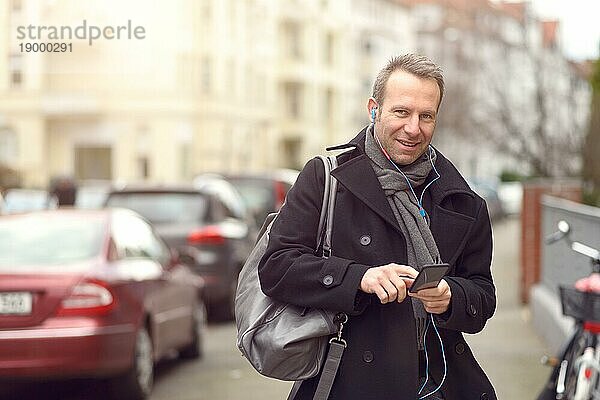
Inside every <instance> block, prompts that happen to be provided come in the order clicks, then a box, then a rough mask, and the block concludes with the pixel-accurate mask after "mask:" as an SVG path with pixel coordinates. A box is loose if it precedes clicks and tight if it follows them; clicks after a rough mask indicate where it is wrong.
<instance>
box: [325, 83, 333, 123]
mask: <svg viewBox="0 0 600 400" xmlns="http://www.w3.org/2000/svg"><path fill="white" fill-rule="evenodd" d="M333 102H334V99H333V90H331V89H327V90H326V91H325V112H324V113H323V118H324V119H325V120H326V121H329V122H331V121H332V118H333V116H334V114H335V111H334V103H333Z"/></svg>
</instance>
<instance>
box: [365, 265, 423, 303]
mask: <svg viewBox="0 0 600 400" xmlns="http://www.w3.org/2000/svg"><path fill="white" fill-rule="evenodd" d="M417 275H418V271H417V270H415V269H414V268H412V267H409V266H407V265H401V264H394V263H391V264H387V265H382V266H379V267H373V268H369V269H368V270H367V272H366V273H365V274H364V275H363V278H362V280H361V282H360V290H362V291H363V292H365V293H374V294H376V295H377V297H378V298H379V301H380V302H381V304H386V303H390V302H392V301H397V302H399V303H401V302H402V301H403V300H404V299H405V298H406V294H407V288H408V287H410V284H411V283H412V279H413V278H415V277H416V276H417ZM401 276H402V277H401Z"/></svg>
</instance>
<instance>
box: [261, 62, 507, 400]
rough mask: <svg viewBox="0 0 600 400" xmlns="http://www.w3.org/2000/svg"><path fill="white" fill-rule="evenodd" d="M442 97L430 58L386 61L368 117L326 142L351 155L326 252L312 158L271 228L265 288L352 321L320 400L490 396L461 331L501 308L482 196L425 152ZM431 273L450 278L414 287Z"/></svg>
mask: <svg viewBox="0 0 600 400" xmlns="http://www.w3.org/2000/svg"><path fill="white" fill-rule="evenodd" d="M443 95H444V79H443V76H442V72H441V69H440V67H439V66H437V65H436V64H434V63H433V62H432V61H430V60H429V59H428V58H426V57H423V56H417V55H413V54H407V55H404V56H401V57H395V58H393V59H392V60H390V61H389V63H388V64H387V65H386V66H385V67H384V68H383V69H382V70H381V71H380V73H379V74H378V76H377V78H376V80H375V84H374V85H373V93H372V97H371V98H370V99H369V100H368V103H367V110H368V113H369V116H370V118H371V122H372V123H371V124H370V125H369V126H367V127H365V128H364V129H363V130H362V131H361V132H360V133H359V134H358V135H357V136H356V137H355V138H354V139H352V140H351V141H350V142H349V143H347V144H345V145H341V146H336V147H334V149H345V148H348V149H349V150H348V151H346V152H345V153H343V154H340V155H339V156H337V159H338V164H339V167H337V168H336V169H334V170H333V171H332V176H334V177H335V178H336V179H337V180H338V182H339V186H338V193H337V199H336V204H335V214H334V218H333V238H332V247H333V250H332V255H331V256H330V257H328V258H323V257H321V256H320V254H319V253H318V252H315V250H314V243H315V242H316V231H317V226H318V225H319V214H320V208H321V202H322V196H323V185H324V171H323V166H322V163H321V161H320V160H318V159H317V158H315V159H312V160H311V161H309V162H308V163H307V165H306V166H305V167H304V169H303V170H302V172H301V173H300V175H299V177H298V179H297V181H296V183H295V184H294V186H293V187H292V189H291V190H290V192H289V193H288V196H287V199H286V202H285V205H284V206H283V208H282V209H281V211H280V214H279V216H278V218H277V219H276V220H275V222H274V224H273V226H272V229H271V233H270V241H269V245H268V248H267V251H266V253H265V255H264V257H263V259H262V260H261V264H260V266H259V275H260V279H261V284H262V289H263V291H264V292H265V293H266V294H267V295H269V296H272V297H274V298H276V299H278V300H281V301H284V302H288V303H292V304H296V305H299V306H302V307H314V308H323V309H328V310H332V311H336V312H343V313H345V314H347V315H349V319H348V322H347V323H346V324H345V328H344V335H343V338H344V339H345V340H346V342H347V348H346V350H345V352H344V355H343V357H342V359H341V363H340V366H339V369H338V371H337V374H336V376H335V379H334V382H333V386H332V387H331V391H330V393H329V395H328V397H327V398H328V399H336V400H337V399H343V400H353V399H360V400H368V399H374V400H375V399H377V400H387V399H389V400H392V399H393V400H415V399H430V400H435V399H446V400H467V399H468V400H471V399H473V400H474V399H490V400H491V399H496V394H495V392H494V388H493V386H492V384H491V383H490V381H489V380H488V378H487V377H486V375H485V373H484V372H483V370H482V369H481V368H480V367H479V365H478V364H477V362H476V361H475V358H474V357H473V355H472V353H471V351H470V350H469V347H468V345H467V343H466V342H465V341H464V338H463V336H462V334H463V332H467V333H477V332H479V331H481V330H482V329H483V327H484V326H485V323H486V322H487V320H488V319H489V318H490V317H491V316H492V315H493V313H494V310H495V306H496V295H495V287H494V283H493V280H492V275H491V271H490V263H491V257H492V234H491V225H490V220H489V216H488V212H487V208H486V205H485V202H484V201H483V199H482V198H481V197H479V196H478V195H477V194H475V193H474V192H473V191H472V190H471V189H470V188H469V186H468V185H467V183H466V182H465V180H464V179H463V177H462V176H461V175H460V173H459V172H458V171H457V170H456V168H455V167H454V166H453V165H452V163H451V162H450V161H448V160H447V159H446V158H445V157H444V156H443V155H442V154H440V153H439V151H437V150H436V149H435V148H434V147H433V146H431V140H432V138H433V135H434V131H435V126H436V120H437V116H438V112H439V111H440V105H441V102H442V98H443ZM430 265H433V267H429V266H430ZM426 266H427V268H437V270H438V271H439V270H441V271H445V270H446V269H447V273H446V275H445V276H444V277H443V278H442V279H441V280H439V282H438V281H437V280H436V281H435V283H433V285H431V282H428V283H429V284H428V285H427V287H428V288H426V289H421V290H416V287H415V288H413V290H412V291H409V289H410V288H411V286H412V285H413V282H415V280H414V279H415V278H416V277H417V275H418V274H419V272H420V271H421V270H423V269H425V267H426ZM421 278H422V277H420V278H419V280H421ZM436 284H437V286H436ZM431 286H433V287H431ZM319 379H320V375H317V376H316V377H314V378H311V379H308V380H306V381H304V382H302V383H299V384H296V385H294V391H293V393H291V395H290V398H293V399H295V400H310V399H314V398H316V397H315V392H316V391H317V390H316V389H317V385H318V383H319ZM320 390H321V389H319V391H320ZM320 398H324V397H320Z"/></svg>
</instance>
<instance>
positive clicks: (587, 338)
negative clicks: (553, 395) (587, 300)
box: [557, 330, 596, 400]
mask: <svg viewBox="0 0 600 400" xmlns="http://www.w3.org/2000/svg"><path fill="white" fill-rule="evenodd" d="M595 337H596V335H594V334H592V333H590V332H586V331H583V330H581V331H580V332H579V335H577V336H576V339H575V340H574V342H573V346H571V348H570V349H569V351H568V352H567V354H565V357H564V358H563V360H567V361H568V366H567V372H566V376H565V383H564V386H565V394H566V397H563V399H568V400H573V399H577V400H587V399H589V398H590V397H591V387H590V385H588V384H587V382H585V383H581V384H580V385H579V387H578V380H579V381H580V382H581V380H580V379H579V378H580V375H581V374H583V373H584V371H582V370H581V368H579V366H578V365H576V360H577V359H578V358H579V357H581V356H583V353H584V351H585V349H586V348H588V347H592V346H593V347H595V343H594V342H595ZM557 398H558V397H557Z"/></svg>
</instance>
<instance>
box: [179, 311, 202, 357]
mask: <svg viewBox="0 0 600 400" xmlns="http://www.w3.org/2000/svg"><path fill="white" fill-rule="evenodd" d="M192 317H193V319H194V321H193V322H192V342H191V343H190V344H189V345H188V346H186V347H184V348H182V349H181V350H180V351H179V356H180V357H181V358H187V359H198V358H202V356H203V355H204V327H205V325H206V307H205V306H204V303H203V302H202V300H198V302H197V303H196V305H195V307H194V313H193V315H192Z"/></svg>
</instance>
